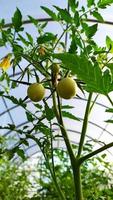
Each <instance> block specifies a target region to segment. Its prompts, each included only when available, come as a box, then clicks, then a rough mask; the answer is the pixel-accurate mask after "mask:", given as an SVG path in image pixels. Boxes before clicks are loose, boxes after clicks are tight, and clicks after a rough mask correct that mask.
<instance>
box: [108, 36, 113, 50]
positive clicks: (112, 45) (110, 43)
mask: <svg viewBox="0 0 113 200" xmlns="http://www.w3.org/2000/svg"><path fill="white" fill-rule="evenodd" d="M106 46H107V48H108V49H109V51H110V53H113V40H111V38H110V37H109V36H106Z"/></svg>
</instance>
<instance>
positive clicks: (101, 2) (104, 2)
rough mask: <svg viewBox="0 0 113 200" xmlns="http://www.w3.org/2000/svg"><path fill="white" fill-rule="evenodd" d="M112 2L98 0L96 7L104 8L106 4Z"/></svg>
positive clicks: (111, 1)
mask: <svg viewBox="0 0 113 200" xmlns="http://www.w3.org/2000/svg"><path fill="white" fill-rule="evenodd" d="M112 3H113V0H99V2H98V4H97V5H98V7H99V8H106V6H110V5H111V4H112Z"/></svg>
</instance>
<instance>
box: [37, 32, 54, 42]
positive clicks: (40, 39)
mask: <svg viewBox="0 0 113 200" xmlns="http://www.w3.org/2000/svg"><path fill="white" fill-rule="evenodd" d="M55 39H56V36H55V35H54V34H53V33H48V32H47V33H45V34H44V35H42V36H40V37H38V39H37V42H38V44H43V43H46V42H50V41H53V40H55Z"/></svg>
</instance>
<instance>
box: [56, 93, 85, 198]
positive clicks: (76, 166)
mask: <svg viewBox="0 0 113 200" xmlns="http://www.w3.org/2000/svg"><path fill="white" fill-rule="evenodd" d="M57 100H58V107H57V105H56V97H55V93H54V94H53V107H54V112H55V115H56V118H57V121H58V123H59V125H60V130H61V133H62V136H63V138H64V141H65V144H66V147H67V151H68V153H69V157H70V161H71V167H72V171H73V177H74V186H75V200H83V195H82V187H81V173H80V163H79V159H78V158H76V157H75V155H74V152H73V149H72V146H71V144H70V141H69V138H68V135H67V131H66V129H65V126H64V123H63V119H62V112H61V106H60V99H59V96H58V95H57Z"/></svg>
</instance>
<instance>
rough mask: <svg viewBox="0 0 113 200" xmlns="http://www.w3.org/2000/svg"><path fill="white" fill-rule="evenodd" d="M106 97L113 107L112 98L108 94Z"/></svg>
mask: <svg viewBox="0 0 113 200" xmlns="http://www.w3.org/2000/svg"><path fill="white" fill-rule="evenodd" d="M106 96H107V98H108V100H109V102H110V103H111V105H112V106H113V101H112V100H111V98H110V96H109V95H108V94H107V95H106Z"/></svg>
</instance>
